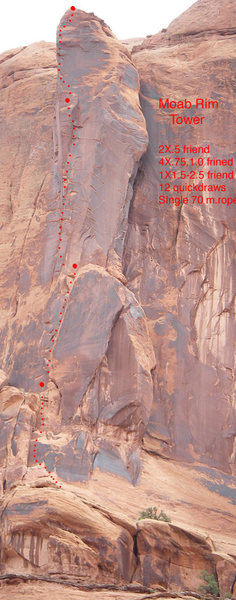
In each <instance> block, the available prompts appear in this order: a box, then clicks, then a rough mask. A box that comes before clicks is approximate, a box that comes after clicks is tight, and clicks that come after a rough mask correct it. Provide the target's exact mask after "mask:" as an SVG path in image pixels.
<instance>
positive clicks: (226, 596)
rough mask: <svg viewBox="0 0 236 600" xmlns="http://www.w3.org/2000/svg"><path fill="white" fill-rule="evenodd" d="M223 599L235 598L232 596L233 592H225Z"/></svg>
mask: <svg viewBox="0 0 236 600" xmlns="http://www.w3.org/2000/svg"><path fill="white" fill-rule="evenodd" d="M223 598H224V600H226V599H227V598H233V594H231V592H225V593H224V596H223Z"/></svg>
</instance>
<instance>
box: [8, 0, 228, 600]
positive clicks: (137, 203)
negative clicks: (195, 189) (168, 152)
mask: <svg viewBox="0 0 236 600" xmlns="http://www.w3.org/2000/svg"><path fill="white" fill-rule="evenodd" d="M72 17H73V18H72ZM235 29H236V9H235V3H233V1H230V0H224V1H220V0H217V2H213V1H212V0H199V1H198V2H196V3H195V4H194V5H193V7H191V9H189V10H188V11H186V12H185V13H184V14H183V15H181V17H179V18H178V19H175V21H173V22H172V23H171V24H170V26H169V27H168V29H167V30H166V31H162V32H161V33H158V34H157V35H154V36H149V37H148V38H146V39H145V40H143V41H142V40H136V41H134V42H132V41H129V42H127V44H125V43H122V42H120V41H118V40H117V39H116V37H115V36H114V35H113V34H112V32H111V30H110V29H109V27H108V26H107V25H106V24H105V23H104V22H103V21H101V20H100V19H99V18H98V17H96V16H95V15H93V14H86V13H84V12H83V11H80V10H76V11H73V13H71V11H68V12H67V13H66V14H65V15H64V17H63V18H62V20H61V23H60V24H59V27H58V31H57V49H55V46H54V45H53V44H48V43H45V42H41V43H40V44H32V45H31V46H28V47H26V48H25V47H24V48H17V49H15V50H12V51H9V52H6V53H4V54H3V55H1V57H0V69H1V90H0V94H1V99H0V100H1V102H0V106H1V109H0V110H1V112H0V120H1V124H2V127H1V129H0V135H1V145H0V155H1V160H0V165H1V166H0V168H1V177H0V182H1V183H0V202H1V237H0V244H1V253H0V277H1V297H0V302H1V313H0V329H1V336H0V367H1V369H2V371H1V372H0V407H1V432H0V461H1V468H2V478H1V493H2V538H1V573H2V575H1V577H2V579H1V578H0V588H1V587H2V591H3V598H4V600H5V597H6V598H7V597H8V594H9V591H8V590H9V588H8V586H7V584H6V581H8V582H10V581H13V583H14V582H15V585H16V586H17V587H16V588H15V585H13V587H12V588H11V590H12V591H13V594H16V596H14V595H13V597H16V598H17V599H18V597H19V596H20V594H21V593H22V594H23V595H25V597H27V598H28V597H29V598H31V597H32V589H34V590H35V596H34V597H35V598H36V599H38V598H41V597H43V594H44V592H45V590H48V589H49V588H48V587H45V586H47V585H49V586H51V587H50V589H54V590H55V593H57V597H58V598H60V597H61V596H60V594H63V595H64V596H65V594H66V593H67V592H66V590H67V588H66V587H65V589H64V588H63V591H61V588H62V587H63V586H62V581H63V579H64V581H67V583H69V582H70V585H71V586H72V584H73V585H78V586H80V588H81V586H82V584H83V585H84V586H85V587H86V586H89V585H94V586H95V587H96V586H97V588H98V586H99V585H101V586H105V585H108V586H109V585H110V586H112V585H113V586H114V587H115V586H116V587H117V586H118V587H122V586H123V591H121V592H119V594H121V595H117V594H118V592H113V591H110V592H105V591H104V589H105V588H104V589H103V591H102V592H101V594H102V598H105V597H109V598H112V597H114V598H125V597H127V598H137V597H139V598H140V597H142V594H144V593H145V591H146V590H147V589H148V588H155V589H157V590H159V592H161V591H163V592H164V591H166V590H168V591H172V592H176V593H180V592H186V591H192V592H197V590H198V586H199V584H200V580H199V573H200V571H201V570H202V569H205V570H207V571H208V572H210V573H213V574H214V575H215V576H216V578H217V579H218V582H219V584H220V588H221V591H222V592H226V591H229V590H230V586H231V585H232V583H233V580H234V574H235V556H236V551H235V541H234V536H233V531H234V527H235V521H234V519H235V511H234V503H235V500H234V488H235V477H234V475H235V471H234V468H235V467H234V465H235V453H236V445H235V429H236V425H235V405H234V401H233V369H234V351H233V325H234V320H233V318H234V317H233V299H234V286H233V260H232V258H233V252H234V247H235V246H234V231H235V221H234V220H235V205H229V206H228V205H218V204H216V205H214V206H213V205H212V204H208V205H207V204H203V205H194V206H189V205H188V206H186V205H181V206H177V205H170V206H168V205H165V206H160V205H158V202H157V196H158V194H159V186H160V183H161V175H160V172H161V170H162V166H161V165H160V164H159V160H158V159H159V158H160V157H159V156H158V145H159V144H162V143H163V144H167V143H168V144H171V145H173V146H174V145H175V144H179V145H180V146H183V145H184V144H185V145H189V146H190V145H195V146H201V145H203V143H204V144H205V145H207V144H209V147H210V156H211V157H212V158H220V159H227V160H228V159H229V158H231V157H233V158H234V159H235V150H236V140H235V125H236V123H235V114H236V112H235V104H236V98H235V89H236V88H235V64H236V51H235ZM131 50H132V52H131ZM205 96H207V97H208V98H212V99H218V101H219V109H218V110H217V113H215V112H213V111H212V112H211V111H209V113H208V114H207V118H206V119H205V120H204V124H203V126H202V128H201V129H199V128H194V127H193V126H192V125H185V126H184V128H180V127H178V126H177V125H172V124H171V120H170V118H169V114H168V113H166V112H165V111H160V110H158V102H159V99H160V98H166V97H169V98H171V99H182V98H188V99H190V100H192V101H193V102H194V99H195V98H197V97H200V98H201V97H204V98H205ZM191 114H192V113H191ZM227 195H228V196H232V197H233V195H235V187H234V180H230V181H228V182H227ZM73 265H74V266H73ZM40 383H41V384H43V385H42V388H41V390H40ZM40 391H41V393H40ZM150 505H158V506H160V508H162V509H164V510H165V511H166V512H167V514H169V515H170V517H171V520H172V523H171V524H167V523H160V522H153V521H150V520H145V521H139V522H136V519H137V518H138V516H139V513H140V510H142V509H145V508H146V507H147V506H150ZM10 575H12V576H13V575H17V576H18V579H16V580H14V579H12V580H11V579H10ZM7 576H8V579H7ZM29 576H31V577H34V580H32V579H30V580H27V577H29ZM22 578H25V583H22V582H21V580H22ZM40 578H41V579H40ZM43 578H44V579H45V581H44V582H43V581H42V579H43ZM56 579H57V582H56ZM46 580H47V581H48V583H46ZM49 580H50V581H51V583H49ZM27 581H28V582H27ZM20 582H21V583H20ZM130 584H132V585H133V586H134V585H136V588H137V589H135V592H132V586H131V588H129V585H130ZM125 586H126V587H125ZM127 586H128V587H127ZM17 590H18V591H17ZM68 590H69V588H68ZM137 590H138V591H137ZM11 593H12V592H11ZM47 593H48V591H47ZM76 593H77V591H75V596H74V595H73V594H74V592H73V590H71V591H68V596H66V597H68V598H74V597H77V596H76ZM90 593H91V598H93V597H94V598H95V597H96V598H99V597H100V592H99V590H98V589H97V591H94V592H92V591H91V592H90ZM93 593H94V594H96V596H93V595H92V594H93ZM4 594H5V596H4ZM17 594H18V595H17ZM27 594H28V596H27ZM40 594H42V596H41V595H40ZM83 594H85V592H82V591H81V592H80V597H81V598H83V597H84V596H83ZM106 594H108V596H106ZM113 594H114V596H113ZM86 597H87V596H86ZM143 597H144V596H143ZM145 597H146V596H145Z"/></svg>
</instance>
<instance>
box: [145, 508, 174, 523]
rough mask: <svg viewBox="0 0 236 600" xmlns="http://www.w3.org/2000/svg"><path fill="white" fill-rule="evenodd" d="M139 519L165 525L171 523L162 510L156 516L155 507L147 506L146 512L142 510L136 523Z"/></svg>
mask: <svg viewBox="0 0 236 600" xmlns="http://www.w3.org/2000/svg"><path fill="white" fill-rule="evenodd" d="M141 519H154V520H155V521H165V522H166V523H171V519H170V518H169V517H167V515H166V513H165V512H164V511H163V510H161V512H160V514H159V515H158V516H157V507H156V506H152V507H151V506H149V507H148V508H147V509H146V510H142V512H141V514H140V517H139V518H138V521H141Z"/></svg>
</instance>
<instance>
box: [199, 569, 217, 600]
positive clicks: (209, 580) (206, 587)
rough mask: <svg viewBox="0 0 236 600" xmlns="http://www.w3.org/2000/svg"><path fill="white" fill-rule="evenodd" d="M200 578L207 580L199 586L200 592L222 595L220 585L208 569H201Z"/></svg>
mask: <svg viewBox="0 0 236 600" xmlns="http://www.w3.org/2000/svg"><path fill="white" fill-rule="evenodd" d="M200 578H201V579H202V580H203V581H204V582H205V583H204V584H203V585H200V586H199V588H198V591H199V593H200V594H211V595H212V596H219V595H220V590H219V586H218V583H217V581H216V579H215V577H214V575H210V574H209V573H208V572H207V571H201V573H200Z"/></svg>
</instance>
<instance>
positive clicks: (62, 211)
mask: <svg viewBox="0 0 236 600" xmlns="http://www.w3.org/2000/svg"><path fill="white" fill-rule="evenodd" d="M70 10H71V14H70V17H71V18H69V19H68V23H71V22H72V17H73V16H74V11H75V6H71V7H70ZM65 28H66V25H65V24H63V25H62V29H60V30H59V35H58V37H59V44H58V53H57V54H58V57H59V60H61V58H60V57H61V53H60V50H61V41H62V33H63V29H65ZM61 66H62V64H61V62H58V73H59V77H60V81H62V85H63V84H66V81H65V79H63V76H62V69H61ZM66 86H67V88H70V85H69V84H66ZM67 94H68V96H69V95H71V91H67ZM68 96H67V97H66V98H65V102H66V104H69V103H70V98H68ZM67 108H68V111H71V109H70V106H68V107H67ZM68 117H69V118H71V112H69V114H68ZM72 123H74V120H73V119H72ZM74 131H75V127H74V126H73V135H72V137H73V138H75V135H74ZM73 146H75V142H73ZM70 159H71V154H69V155H68V160H67V161H66V168H65V173H66V176H63V177H62V179H63V191H64V194H63V195H62V203H61V204H62V206H61V208H62V210H61V218H60V225H59V231H58V235H59V244H60V242H62V237H61V236H62V222H63V215H64V209H63V207H64V206H65V204H66V203H65V200H66V192H65V190H66V188H67V183H66V182H67V174H68V173H69V166H70ZM58 250H61V246H60V245H59V246H58ZM59 256H60V259H63V256H62V254H60V255H59ZM61 266H62V267H64V266H65V263H62V264H61ZM77 266H78V265H77V264H76V263H74V264H73V265H72V267H73V269H74V275H77V273H76V271H75V270H76V269H77ZM72 283H73V282H72V281H70V285H72ZM66 294H67V296H68V295H69V294H70V291H67V292H66ZM67 300H68V297H67V298H64V305H63V306H62V310H61V312H60V315H59V317H60V318H59V322H58V326H57V327H58V328H57V329H54V333H53V336H52V337H53V339H52V340H51V344H52V347H51V348H50V349H49V350H48V353H49V356H48V359H47V363H46V367H47V369H48V370H47V371H46V372H47V373H48V374H49V373H50V370H49V369H50V363H51V362H52V351H53V346H54V344H55V338H56V337H57V334H58V332H59V330H60V326H61V323H62V317H63V312H62V311H64V310H65V308H66V307H65V303H66V302H67ZM39 385H40V387H41V388H44V387H45V383H44V381H40V384H39ZM40 399H41V406H40V414H41V428H40V429H41V430H40V432H39V433H40V434H41V435H42V434H43V433H44V429H43V428H44V427H45V423H44V420H45V418H44V408H45V406H44V400H45V394H42V395H41V397H40ZM38 442H39V440H38V438H37V439H36V440H34V452H33V457H34V461H35V463H37V464H38V465H39V466H40V467H41V466H44V469H45V470H46V472H47V473H48V474H49V475H50V477H51V479H52V481H55V483H56V484H58V485H59V483H58V481H57V479H56V477H53V474H52V471H49V470H48V469H47V467H46V466H45V465H42V463H41V462H39V460H38V459H37V458H36V454H37V443H38ZM59 487H60V488H61V487H62V486H61V485H59Z"/></svg>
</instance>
